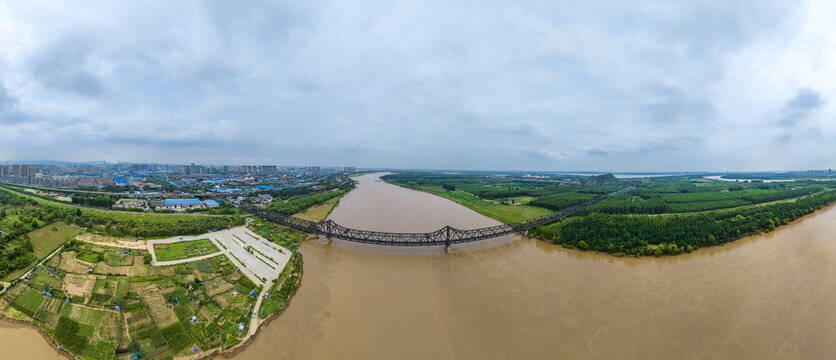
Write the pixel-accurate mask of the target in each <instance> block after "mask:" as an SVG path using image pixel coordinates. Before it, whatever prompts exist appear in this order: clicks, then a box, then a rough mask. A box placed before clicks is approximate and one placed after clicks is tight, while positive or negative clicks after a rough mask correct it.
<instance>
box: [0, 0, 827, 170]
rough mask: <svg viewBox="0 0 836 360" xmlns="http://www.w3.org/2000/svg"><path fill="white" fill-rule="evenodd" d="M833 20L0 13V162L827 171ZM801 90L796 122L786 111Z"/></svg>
mask: <svg viewBox="0 0 836 360" xmlns="http://www.w3.org/2000/svg"><path fill="white" fill-rule="evenodd" d="M834 15H836V9H834V8H833V5H832V4H830V3H829V2H826V1H818V0H815V1H810V2H805V3H791V2H768V1H752V2H750V3H748V4H737V3H735V4H731V3H730V4H728V5H725V4H718V3H711V4H709V3H704V2H698V1H693V2H690V1H686V2H675V3H671V2H664V1H643V2H627V3H623V4H619V3H614V2H611V1H592V2H587V3H584V4H582V5H581V4H578V3H576V2H546V3H533V2H532V3H528V2H523V3H502V2H483V1H463V2H444V1H430V2H424V3H414V2H407V3H391V2H384V1H377V2H364V3H358V2H355V1H341V0H335V1H329V2H290V1H288V2H248V3H247V4H246V5H241V4H235V5H234V6H226V5H224V4H223V3H205V2H182V3H170V2H153V1H152V2H147V3H146V2H142V3H129V2H121V3H120V2H112V1H102V2H96V3H83V4H80V3H71V2H65V3H61V2H57V3H56V2H41V1H32V2H29V1H27V2H19V1H18V2H13V1H6V2H3V1H0V48H2V49H4V50H3V51H2V53H0V82H2V83H3V84H4V85H5V87H6V91H5V94H6V95H8V94H12V95H10V96H13V97H10V96H7V97H5V98H8V99H14V105H13V109H12V107H11V105H8V104H12V102H5V103H3V104H6V105H0V107H3V109H6V110H0V111H2V112H0V133H3V134H5V136H6V138H7V139H9V140H8V141H3V142H0V155H2V156H3V157H4V158H3V159H0V160H14V159H21V160H22V159H40V158H56V157H61V158H63V159H66V160H92V159H95V160H99V159H102V158H105V159H107V160H112V161H115V160H122V161H162V162H192V161H193V160H194V161H198V159H206V160H207V161H210V160H211V161H214V162H234V161H242V159H250V160H252V161H256V160H257V161H268V162H275V163H282V164H313V163H317V164H326V165H345V164H354V165H357V166H373V167H387V166H389V167H403V168H417V167H425V168H440V167H448V168H471V169H543V170H570V169H576V170H586V169H590V170H616V171H617V170H622V171H623V170H637V171H640V170H689V169H742V170H747V169H783V168H799V167H801V168H817V167H818V168H823V167H832V166H833V163H832V161H833V160H832V159H831V158H832V156H828V155H830V154H833V153H834V151H836V148H834V145H833V144H834V143H836V141H834V140H836V121H833V119H834V116H836V105H834V101H832V100H831V99H832V98H833V96H834V93H835V91H834V86H835V85H834V83H833V82H832V79H833V78H836V59H834V57H836V35H834V34H836V31H834V30H836V29H834V27H836V25H834V24H833V21H832V18H834ZM799 89H810V91H811V92H813V93H814V94H815V96H816V99H818V100H819V101H820V104H819V106H817V107H815V110H814V111H806V110H803V111H800V112H799V111H796V112H792V111H790V110H787V109H786V108H785V107H786V105H787V104H788V103H790V102H792V99H793V98H794V97H796V96H798V95H799V91H800V90H799ZM0 95H2V94H0ZM5 98H0V102H2V99H5ZM9 109H12V110H13V111H12V110H9ZM781 114H784V115H787V114H789V115H792V116H796V117H798V116H802V117H803V118H804V121H799V122H794V123H784V126H780V125H779V124H778V123H779V121H778V120H777V119H778V118H779V117H780V116H781ZM787 125H792V126H787ZM32 134H36V135H35V136H33V135H32ZM813 148H818V149H823V150H819V151H818V152H817V154H818V155H816V156H813V155H810V153H809V152H810V149H813ZM225 159H227V160H225ZM250 160H247V161H250Z"/></svg>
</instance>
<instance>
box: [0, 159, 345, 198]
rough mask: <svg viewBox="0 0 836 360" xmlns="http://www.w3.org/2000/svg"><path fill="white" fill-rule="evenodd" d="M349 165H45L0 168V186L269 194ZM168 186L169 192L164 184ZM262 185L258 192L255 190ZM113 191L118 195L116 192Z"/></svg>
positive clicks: (18, 165)
mask: <svg viewBox="0 0 836 360" xmlns="http://www.w3.org/2000/svg"><path fill="white" fill-rule="evenodd" d="M353 172H356V168H355V167H353V166H344V167H321V166H305V167H294V166H276V165H220V166H219V165H197V164H194V163H192V164H188V165H165V164H128V163H121V162H120V163H115V164H114V163H104V162H103V163H101V164H90V163H87V164H81V163H70V164H68V163H61V162H55V163H48V164H43V163H42V164H0V182H6V183H12V184H19V185H30V186H35V187H43V188H61V189H76V188H79V189H85V190H87V189H95V188H98V189H102V188H114V187H116V188H118V187H122V186H124V187H126V190H127V187H131V190H134V189H137V188H138V189H139V190H140V191H142V192H143V193H145V192H149V191H150V192H151V193H152V195H153V194H156V193H158V192H159V191H160V190H161V188H162V187H166V189H167V190H165V191H171V192H179V191H175V190H173V189H177V188H180V187H197V188H198V189H199V190H197V191H196V192H195V193H204V192H210V190H211V192H214V193H233V192H239V191H238V190H239V189H238V188H237V187H239V186H243V189H241V190H243V191H245V192H246V191H247V190H248V189H250V188H252V189H253V190H259V189H260V190H265V189H267V190H270V189H273V188H274V187H283V186H290V185H294V184H299V183H304V182H308V181H313V180H316V179H320V178H322V177H323V176H327V175H328V174H334V173H353ZM169 184H170V185H172V186H173V188H172V187H169V186H168V185H169ZM260 186H268V188H264V189H261V188H259V189H256V188H255V187H260ZM116 191H117V192H118V190H116Z"/></svg>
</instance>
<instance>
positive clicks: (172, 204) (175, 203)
mask: <svg viewBox="0 0 836 360" xmlns="http://www.w3.org/2000/svg"><path fill="white" fill-rule="evenodd" d="M165 207H166V208H168V209H171V210H175V211H185V210H191V209H200V208H203V203H202V202H201V201H200V200H198V199H165Z"/></svg>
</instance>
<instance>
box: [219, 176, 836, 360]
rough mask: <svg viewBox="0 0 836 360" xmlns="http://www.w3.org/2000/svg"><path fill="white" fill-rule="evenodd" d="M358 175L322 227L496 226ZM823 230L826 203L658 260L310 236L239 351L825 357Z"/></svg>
mask: <svg viewBox="0 0 836 360" xmlns="http://www.w3.org/2000/svg"><path fill="white" fill-rule="evenodd" d="M366 180H368V181H361V185H360V186H359V187H358V189H356V194H354V195H352V196H351V197H348V196H347V197H346V198H345V199H344V200H343V201H342V202H341V203H340V205H339V206H338V207H337V208H336V209H335V210H334V212H333V214H332V217H331V218H332V219H334V220H335V221H339V222H340V223H341V224H343V223H344V224H346V225H350V226H356V227H358V228H363V229H369V230H380V231H387V230H388V231H391V229H396V228H400V229H403V231H426V230H428V229H433V228H437V227H438V226H439V225H440V224H439V223H438V221H443V220H444V219H445V218H448V219H451V220H450V221H451V222H452V221H461V220H463V218H469V219H473V223H470V224H464V225H469V227H477V226H485V225H490V224H493V223H494V220H492V219H487V220H486V219H485V218H484V217H483V216H482V215H479V214H475V213H473V212H472V211H470V210H469V209H466V208H463V207H461V206H460V205H457V204H454V203H452V202H450V201H446V200H444V199H442V198H440V197H437V196H434V195H430V194H426V193H422V192H418V191H413V190H407V189H403V188H399V187H395V186H392V185H388V186H391V188H389V187H386V188H383V187H384V185H381V184H380V183H377V182H374V181H373V180H370V179H366ZM396 189H397V190H396ZM439 201H442V202H443V203H442V204H439V205H438V207H436V206H435V205H431V204H436V203H437V202H439ZM410 207H412V208H416V207H417V208H419V209H422V210H421V211H413V210H410V209H407V208H410ZM429 210H431V211H429ZM401 211H403V212H401ZM427 211H428V212H427ZM425 212H426V213H425ZM398 214H401V215H402V216H399V215H398ZM439 219H440V220H439ZM459 224H461V222H459ZM833 232H836V208H835V207H833V206H831V207H828V208H826V209H823V210H821V211H819V212H816V213H815V214H812V215H809V216H806V217H804V218H801V219H798V220H796V221H794V222H793V223H791V224H788V225H785V226H783V227H781V228H779V229H776V230H775V231H773V232H770V233H767V234H761V235H756V236H751V237H747V238H744V239H741V240H738V241H735V242H733V243H728V244H726V245H725V246H716V247H710V248H705V249H701V250H700V251H697V252H694V253H691V254H683V255H680V256H669V257H659V258H655V257H652V258H643V259H635V258H626V257H624V258H617V257H612V256H601V255H600V254H595V253H590V252H581V251H577V250H569V249H564V248H562V247H560V246H556V245H552V244H550V243H547V242H544V241H540V240H534V239H529V238H525V237H520V236H512V239H510V241H506V242H503V243H499V244H496V245H492V246H489V247H485V248H478V249H474V250H473V251H470V250H468V251H456V252H454V253H453V254H446V253H444V252H443V250H439V251H437V252H433V251H431V250H429V249H418V252H417V253H416V252H413V250H411V249H393V250H376V248H372V247H369V246H362V245H360V246H358V245H355V244H351V243H347V242H343V241H340V240H334V241H332V242H331V243H330V244H327V243H326V242H325V241H323V240H319V241H307V242H305V243H303V244H302V246H301V247H300V251H301V252H302V253H303V254H304V256H305V270H306V274H305V276H306V285H305V287H303V288H302V289H300V291H299V293H298V294H297V299H296V300H295V301H294V304H293V306H291V307H289V308H288V309H287V310H286V312H285V313H284V314H283V315H282V317H283V321H279V322H275V323H273V324H271V326H269V327H266V328H265V329H264V335H263V336H261V337H259V338H257V339H255V340H254V341H253V343H252V344H251V346H250V347H249V348H248V349H247V350H246V351H244V352H242V353H240V354H239V356H238V357H235V358H236V359H295V358H305V359H331V358H335V357H340V358H344V359H368V358H403V359H424V358H441V359H459V358H486V359H497V358H529V359H552V358H592V359H622V358H642V359H670V358H683V359H698V358H739V359H762V358H827V357H828V355H829V354H832V352H833V349H836V314H833V313H832V311H830V309H831V308H832V302H831V299H832V298H836V282H834V280H833V279H836V244H834V242H833V241H832V239H831V236H830V235H829V234H832V233H833Z"/></svg>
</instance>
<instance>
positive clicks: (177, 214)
mask: <svg viewBox="0 0 836 360" xmlns="http://www.w3.org/2000/svg"><path fill="white" fill-rule="evenodd" d="M0 190H5V191H8V192H11V193H14V194H17V195H21V196H26V197H29V198H32V199H35V200H41V201H46V202H48V203H52V204H57V205H65V206H72V207H76V208H79V209H88V210H95V211H104V212H112V213H122V214H134V215H169V216H232V215H214V214H200V213H148V212H137V211H122V210H107V209H102V208H96V207H89V206H81V205H76V204H69V203H65V202H59V201H52V200H48V199H44V198H42V197H37V196H34V195H29V194H26V193H22V192H19V191H14V190H9V189H6V188H4V187H0Z"/></svg>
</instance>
